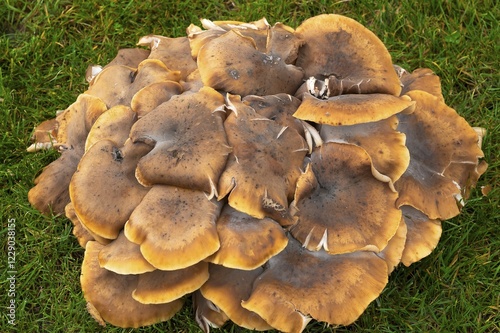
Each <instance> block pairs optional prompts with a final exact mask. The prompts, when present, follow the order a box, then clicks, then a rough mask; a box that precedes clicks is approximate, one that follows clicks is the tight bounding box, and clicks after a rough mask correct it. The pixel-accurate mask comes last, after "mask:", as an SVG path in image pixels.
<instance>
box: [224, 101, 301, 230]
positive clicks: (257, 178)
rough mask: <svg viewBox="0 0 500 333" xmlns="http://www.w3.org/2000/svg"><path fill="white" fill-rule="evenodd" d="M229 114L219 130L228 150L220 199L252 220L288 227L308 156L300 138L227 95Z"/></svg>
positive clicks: (293, 132)
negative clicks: (223, 133)
mask: <svg viewBox="0 0 500 333" xmlns="http://www.w3.org/2000/svg"><path fill="white" fill-rule="evenodd" d="M228 101H229V104H230V108H231V110H232V111H233V112H232V113H231V114H230V115H229V116H228V118H227V119H226V121H225V122H224V128H225V129H226V134H227V138H228V142H229V144H230V145H231V146H232V147H233V151H232V153H231V154H230V155H229V158H228V162H227V165H226V169H225V170H224V172H223V173H222V175H221V177H220V179H219V187H218V192H219V200H220V199H222V198H223V197H225V196H226V195H227V194H229V198H228V200H229V205H230V206H231V207H233V208H235V209H237V210H239V211H241V212H244V213H246V214H248V215H251V216H253V217H256V218H259V219H261V218H263V217H264V216H269V217H271V218H274V219H275V220H278V221H279V222H280V223H284V224H289V222H290V221H289V218H288V217H289V214H288V198H289V197H292V196H293V192H294V191H295V183H296V181H297V178H298V177H299V175H300V172H301V171H300V168H301V167H302V161H303V159H304V156H305V154H306V152H307V147H306V144H305V141H304V139H303V138H302V137H301V136H300V135H299V134H298V133H297V131H295V130H294V129H292V128H285V127H282V126H279V125H278V124H276V123H275V122H274V121H272V120H270V119H268V118H265V117H263V116H261V115H259V114H257V113H256V112H255V110H254V109H252V108H251V107H249V106H248V105H245V104H244V103H242V102H241V101H240V99H239V97H238V96H229V97H228Z"/></svg>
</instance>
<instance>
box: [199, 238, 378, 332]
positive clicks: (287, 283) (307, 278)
mask: <svg viewBox="0 0 500 333" xmlns="http://www.w3.org/2000/svg"><path fill="white" fill-rule="evenodd" d="M387 280H388V273H387V264H386V263H385V261H384V260H383V259H381V258H379V257H378V256H377V255H376V254H375V253H373V252H354V253H348V254H338V255H330V254H328V253H326V252H324V251H314V252H311V251H308V250H307V249H305V248H304V247H302V245H301V244H300V243H299V242H298V241H296V240H295V239H293V238H292V237H290V238H289V241H288V245H287V247H286V248H285V250H283V251H282V252H280V253H279V254H278V255H276V256H274V257H272V258H271V259H270V260H269V262H268V265H267V266H266V269H265V271H264V273H262V274H261V275H260V276H259V277H258V278H257V279H256V280H255V282H254V283H253V290H252V293H251V295H250V297H249V298H248V299H247V300H245V301H243V302H242V306H243V307H244V308H245V309H248V310H250V311H253V312H255V313H257V314H258V315H259V316H261V317H262V318H263V319H264V320H265V321H267V322H268V323H269V324H270V325H271V326H272V327H274V328H276V329H278V330H280V331H283V332H302V330H303V329H304V327H305V325H306V324H307V322H308V321H309V320H310V318H309V317H306V316H312V317H313V318H315V319H317V320H320V321H324V322H327V323H329V324H332V325H349V324H350V323H352V322H353V321H355V320H356V319H357V318H358V317H359V316H360V315H361V313H363V311H364V310H365V309H366V307H367V306H368V304H370V302H372V301H373V300H374V299H375V298H376V297H377V296H378V295H379V294H380V293H381V292H382V290H383V289H384V287H385V285H386V284H387ZM209 281H210V280H209Z"/></svg>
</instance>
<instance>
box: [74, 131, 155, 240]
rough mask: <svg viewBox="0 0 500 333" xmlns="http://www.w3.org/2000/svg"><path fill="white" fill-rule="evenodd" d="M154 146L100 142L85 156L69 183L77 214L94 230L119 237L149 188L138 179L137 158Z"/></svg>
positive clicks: (108, 237) (100, 233)
mask: <svg viewBox="0 0 500 333" xmlns="http://www.w3.org/2000/svg"><path fill="white" fill-rule="evenodd" d="M150 149H151V147H149V146H147V145H145V144H142V143H137V144H134V143H132V142H130V141H127V143H126V144H125V145H124V146H123V147H121V146H117V145H116V144H115V143H114V142H112V141H109V140H101V141H98V142H96V143H95V144H94V145H93V146H92V147H90V149H89V150H88V151H87V152H86V153H85V155H84V156H83V157H82V159H81V161H80V163H79V164H78V169H77V171H76V172H75V174H74V175H73V178H72V179H71V183H70V184H69V193H70V197H71V201H72V202H73V205H74V207H75V211H76V215H77V216H78V218H79V219H80V221H81V222H82V223H83V224H84V226H85V227H86V228H87V229H89V230H90V231H91V232H92V233H94V234H96V235H98V236H100V237H103V238H107V239H115V238H116V237H118V234H119V233H120V230H121V229H122V228H123V226H124V224H125V222H127V220H128V218H129V216H130V214H131V213H132V211H133V210H134V208H135V207H136V206H137V205H138V204H139V202H141V200H142V198H143V197H144V196H145V195H146V193H147V192H148V190H149V189H148V188H145V187H143V186H142V185H141V184H139V183H138V182H137V180H136V179H135V167H136V165H137V161H138V160H139V159H140V158H141V157H142V156H144V155H145V154H146V153H147V152H149V150H150Z"/></svg>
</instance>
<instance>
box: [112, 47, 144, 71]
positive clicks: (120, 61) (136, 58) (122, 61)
mask: <svg viewBox="0 0 500 333" xmlns="http://www.w3.org/2000/svg"><path fill="white" fill-rule="evenodd" d="M149 54H150V51H149V50H145V49H142V48H125V49H119V50H118V52H117V53H116V56H115V57H114V58H113V60H111V61H110V62H109V63H108V64H107V65H106V66H104V68H106V67H109V66H116V65H122V66H128V67H133V68H137V67H138V66H139V64H140V63H141V62H142V61H143V60H146V59H147V58H148V57H149Z"/></svg>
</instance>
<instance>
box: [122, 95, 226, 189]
mask: <svg viewBox="0 0 500 333" xmlns="http://www.w3.org/2000/svg"><path fill="white" fill-rule="evenodd" d="M223 106H224V99H223V97H222V95H220V94H219V93H218V92H216V91H215V90H213V89H212V88H209V87H204V88H202V89H201V90H200V91H199V92H197V93H190V94H186V95H179V96H175V97H173V98H172V99H170V100H169V101H168V102H165V103H163V104H161V105H160V106H159V107H157V108H156V109H155V110H153V111H151V112H150V113H148V114H147V115H146V116H144V117H143V118H141V119H139V120H138V121H137V122H136V123H135V124H134V126H133V128H132V130H131V132H130V138H131V139H132V141H134V142H145V143H147V144H150V145H154V148H153V150H152V151H151V152H150V153H149V154H147V155H146V156H144V157H143V158H142V159H141V160H140V161H139V163H138V165H137V171H136V177H137V179H138V180H139V182H140V183H141V184H143V185H145V186H151V185H153V184H167V185H173V186H179V187H184V188H192V189H198V190H202V191H205V192H207V193H213V191H214V186H215V184H217V181H218V179H219V176H220V174H221V172H222V170H223V169H224V166H225V164H226V159H227V155H228V154H229V152H230V151H231V149H230V148H229V146H228V144H227V141H226V134H225V133H224V127H223V124H222V122H223V120H222V117H221V115H220V112H215V111H219V110H223ZM207 152H210V154H207Z"/></svg>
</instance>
